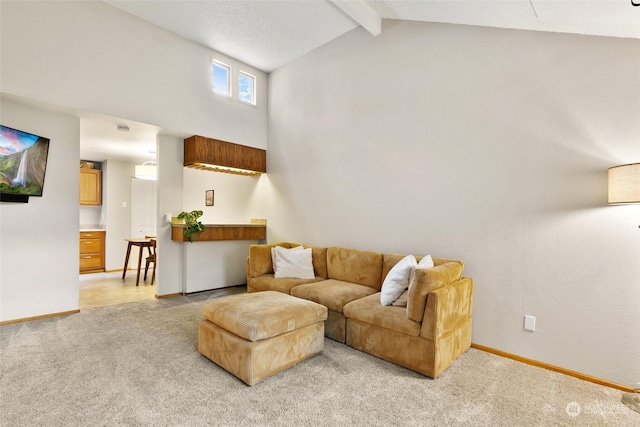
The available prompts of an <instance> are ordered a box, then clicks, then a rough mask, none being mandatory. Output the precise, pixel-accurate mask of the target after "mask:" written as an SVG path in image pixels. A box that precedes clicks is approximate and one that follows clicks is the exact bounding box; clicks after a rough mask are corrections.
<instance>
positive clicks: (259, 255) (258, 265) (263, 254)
mask: <svg viewBox="0 0 640 427" xmlns="http://www.w3.org/2000/svg"><path fill="white" fill-rule="evenodd" d="M274 246H282V247H283V248H290V247H291V245H290V244H289V243H287V242H281V243H274V244H272V245H251V246H249V275H250V276H251V277H258V276H262V275H263V274H268V273H273V263H272V261H271V248H273V247H274Z"/></svg>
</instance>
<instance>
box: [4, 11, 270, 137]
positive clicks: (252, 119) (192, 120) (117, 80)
mask: <svg viewBox="0 0 640 427" xmlns="http://www.w3.org/2000/svg"><path fill="white" fill-rule="evenodd" d="M0 8H1V9H0V10H1V15H0V24H1V25H0V28H1V35H2V37H1V38H0V46H1V48H2V64H1V73H0V77H1V79H0V80H1V81H2V87H1V88H0V90H2V92H4V93H10V94H14V95H20V96H23V97H27V98H33V99H37V100H40V101H46V102H49V103H52V104H55V105H63V106H67V107H73V108H77V109H80V110H85V111H92V112H97V113H102V114H107V115H111V116H114V117H121V118H124V119H130V120H136V121H139V122H142V123H148V124H153V125H157V126H160V127H163V128H165V129H171V130H174V131H182V132H186V133H190V134H194V135H203V136H208V137H212V138H218V139H222V140H225V141H231V142H235V143H238V144H244V145H249V146H252V147H258V148H265V147H266V126H267V115H266V102H267V101H266V100H267V76H266V74H265V73H263V72H261V71H259V70H256V69H254V68H252V67H249V66H247V65H243V64H241V63H240V62H238V61H236V60H234V59H232V58H228V57H226V56H224V55H221V54H219V53H217V52H215V51H212V50H210V49H207V48H205V47H203V46H201V45H198V44H196V43H194V42H191V41H188V40H186V39H183V38H182V37H179V36H177V35H175V34H173V33H171V32H169V31H166V30H163V29H161V28H159V27H156V26H154V25H151V24H149V23H147V22H145V21H143V20H141V19H139V18H137V17H134V16H133V15H130V14H128V13H125V12H123V11H121V10H119V9H116V8H115V7H113V6H110V5H108V4H106V3H103V2H100V1H80V2H63V1H33V2H0ZM212 57H215V58H217V59H220V60H222V61H224V62H225V63H227V64H229V65H231V66H233V67H234V68H235V69H237V67H238V66H240V65H242V68H243V69H244V70H246V71H247V72H250V73H251V74H253V75H255V76H256V89H257V91H258V93H257V97H256V98H257V101H258V105H257V107H253V106H249V105H245V104H242V103H239V102H237V101H236V100H235V99H228V98H225V97H221V96H218V95H214V94H213V93H212V91H211V77H210V75H211V58H212Z"/></svg>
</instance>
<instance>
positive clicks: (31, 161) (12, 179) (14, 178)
mask: <svg viewBox="0 0 640 427" xmlns="http://www.w3.org/2000/svg"><path fill="white" fill-rule="evenodd" d="M48 153H49V139H48V138H43V137H41V136H37V135H33V134H31V133H27V132H23V131H19V130H17V129H12V128H10V127H7V126H2V125H0V193H7V194H23V195H28V196H42V188H43V187H44V174H45V171H46V168H47V155H48Z"/></svg>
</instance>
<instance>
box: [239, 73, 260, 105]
mask: <svg viewBox="0 0 640 427" xmlns="http://www.w3.org/2000/svg"><path fill="white" fill-rule="evenodd" d="M238 101H240V102H244V103H247V104H251V105H256V78H255V76H252V75H251V74H249V73H245V72H244V71H240V72H239V73H238Z"/></svg>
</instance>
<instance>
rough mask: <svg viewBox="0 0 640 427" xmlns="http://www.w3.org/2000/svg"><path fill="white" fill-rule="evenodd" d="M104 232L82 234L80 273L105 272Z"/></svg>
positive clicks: (82, 232)
mask: <svg viewBox="0 0 640 427" xmlns="http://www.w3.org/2000/svg"><path fill="white" fill-rule="evenodd" d="M104 241H105V232H104V231H81V232H80V273H81V274H84V273H98V272H102V271H104Z"/></svg>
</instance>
